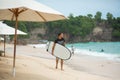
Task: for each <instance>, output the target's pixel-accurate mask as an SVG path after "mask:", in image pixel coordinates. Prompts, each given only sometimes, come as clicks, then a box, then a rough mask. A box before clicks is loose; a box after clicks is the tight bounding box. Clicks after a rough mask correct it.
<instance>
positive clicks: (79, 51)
mask: <svg viewBox="0 0 120 80" xmlns="http://www.w3.org/2000/svg"><path fill="white" fill-rule="evenodd" d="M75 53H76V54H82V55H90V56H98V57H104V58H107V59H112V60H117V61H120V55H117V54H110V53H104V52H94V51H89V50H84V49H75Z"/></svg>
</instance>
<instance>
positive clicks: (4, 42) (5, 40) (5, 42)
mask: <svg viewBox="0 0 120 80" xmlns="http://www.w3.org/2000/svg"><path fill="white" fill-rule="evenodd" d="M5 43H6V37H5V35H4V57H5Z"/></svg>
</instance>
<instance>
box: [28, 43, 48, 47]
mask: <svg viewBox="0 0 120 80" xmlns="http://www.w3.org/2000/svg"><path fill="white" fill-rule="evenodd" d="M28 46H32V47H34V48H46V44H29V45H28Z"/></svg>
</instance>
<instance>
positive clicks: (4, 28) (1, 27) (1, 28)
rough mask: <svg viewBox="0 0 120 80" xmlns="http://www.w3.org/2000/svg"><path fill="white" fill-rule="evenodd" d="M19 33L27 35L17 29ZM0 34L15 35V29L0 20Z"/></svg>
mask: <svg viewBox="0 0 120 80" xmlns="http://www.w3.org/2000/svg"><path fill="white" fill-rule="evenodd" d="M17 34H19V35H27V33H25V32H22V31H20V30H17ZM0 35H15V29H14V28H12V27H9V26H8V25H6V24H4V23H2V22H0Z"/></svg>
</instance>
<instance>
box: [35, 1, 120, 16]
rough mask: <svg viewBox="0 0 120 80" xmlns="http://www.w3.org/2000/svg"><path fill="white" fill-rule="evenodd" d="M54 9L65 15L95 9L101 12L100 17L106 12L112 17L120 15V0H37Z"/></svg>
mask: <svg viewBox="0 0 120 80" xmlns="http://www.w3.org/2000/svg"><path fill="white" fill-rule="evenodd" d="M37 1H38V2H40V3H43V4H45V5H47V6H49V7H51V8H53V9H55V10H58V11H60V12H61V13H63V14H64V15H65V16H68V15H69V14H70V13H72V14H73V15H74V16H78V15H87V14H92V15H93V16H94V15H95V14H96V12H97V11H100V12H102V18H106V14H107V12H110V13H112V14H113V16H114V17H120V0H37Z"/></svg>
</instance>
